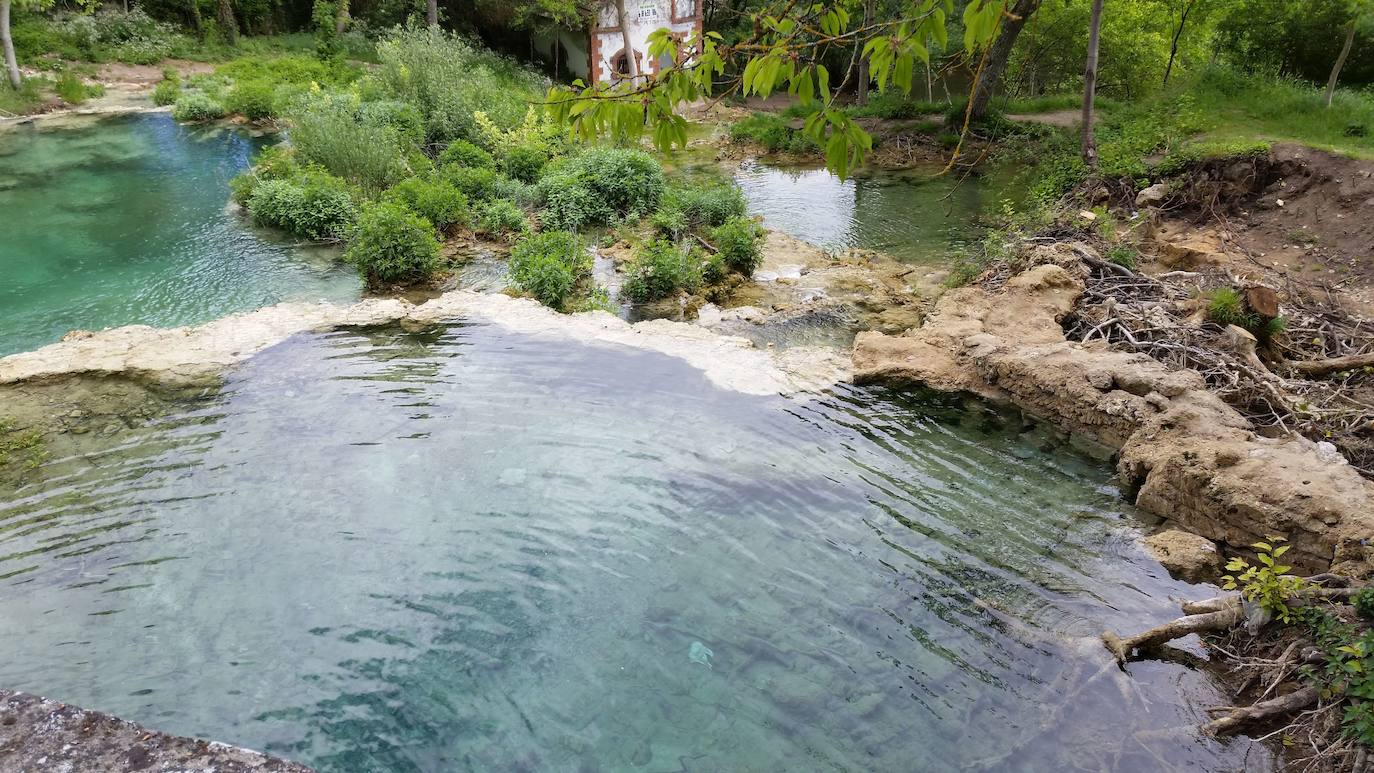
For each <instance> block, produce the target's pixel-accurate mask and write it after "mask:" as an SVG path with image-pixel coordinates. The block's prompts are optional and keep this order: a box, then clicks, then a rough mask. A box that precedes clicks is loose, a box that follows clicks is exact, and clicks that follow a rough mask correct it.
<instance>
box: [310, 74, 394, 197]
mask: <svg viewBox="0 0 1374 773" xmlns="http://www.w3.org/2000/svg"><path fill="white" fill-rule="evenodd" d="M365 104H367V103H359V102H358V101H357V100H356V99H354V98H353V97H352V96H351V95H347V94H340V95H319V96H316V97H314V98H311V99H308V100H306V101H304V102H301V103H298V104H297V105H296V106H295V107H294V108H293V110H292V113H291V116H290V117H291V121H292V124H293V128H292V129H291V143H292V144H293V145H295V147H296V153H297V155H299V157H300V158H301V160H302V161H304V162H307V163H314V164H319V165H320V166H322V167H324V168H325V170H327V171H328V172H329V173H330V174H334V175H338V176H339V177H342V178H344V179H345V180H348V181H349V182H352V183H354V184H356V185H359V186H361V187H362V188H364V189H365V190H368V191H380V190H382V189H384V188H386V187H388V186H389V185H391V184H392V183H394V182H397V181H399V180H401V179H403V178H405V177H406V176H408V173H409V172H411V171H412V170H411V166H410V164H409V163H408V162H407V153H406V147H405V146H406V140H405V137H404V134H403V132H402V130H400V129H398V128H397V127H396V126H395V125H393V122H392V116H394V115H395V112H394V111H390V110H373V109H371V108H366V107H364V105H365Z"/></svg>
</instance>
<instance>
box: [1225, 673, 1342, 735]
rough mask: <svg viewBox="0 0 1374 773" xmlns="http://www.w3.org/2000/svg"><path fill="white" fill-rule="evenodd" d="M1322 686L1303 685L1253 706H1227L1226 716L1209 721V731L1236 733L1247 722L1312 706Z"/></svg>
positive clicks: (1259, 720) (1284, 714)
mask: <svg viewBox="0 0 1374 773" xmlns="http://www.w3.org/2000/svg"><path fill="white" fill-rule="evenodd" d="M1321 694H1322V691H1321V688H1320V687H1317V686H1315V685H1310V686H1307V687H1302V688H1299V689H1297V690H1294V691H1293V692H1290V693H1288V694H1287V695H1283V696H1280V697H1278V698H1271V699H1269V700H1267V701H1260V702H1259V703H1256V704H1254V705H1251V706H1227V707H1226V709H1225V710H1226V711H1227V712H1228V713H1227V714H1226V716H1224V717H1218V718H1217V719H1214V720H1212V721H1211V722H1208V723H1207V732H1209V733H1212V734H1214V735H1226V734H1228V733H1234V732H1236V730H1238V729H1240V727H1241V726H1242V725H1244V724H1246V723H1247V722H1262V721H1264V720H1267V719H1273V718H1275V717H1282V716H1286V715H1288V714H1291V713H1293V712H1295V711H1300V710H1302V709H1305V708H1307V707H1308V706H1311V705H1312V704H1314V703H1316V702H1317V701H1318V700H1319V699H1320V698H1321Z"/></svg>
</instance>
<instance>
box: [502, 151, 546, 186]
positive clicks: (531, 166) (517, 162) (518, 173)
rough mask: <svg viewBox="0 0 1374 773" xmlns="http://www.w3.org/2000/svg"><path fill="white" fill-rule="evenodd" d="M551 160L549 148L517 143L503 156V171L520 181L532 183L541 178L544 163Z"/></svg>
mask: <svg viewBox="0 0 1374 773" xmlns="http://www.w3.org/2000/svg"><path fill="white" fill-rule="evenodd" d="M548 160H549V152H548V150H546V149H544V148H540V147H536V146H533V145H516V146H515V147H513V148H510V149H508V150H507V151H506V152H505V154H504V155H502V156H501V166H500V168H501V171H502V172H504V173H505V175H506V176H507V177H510V178H512V179H515V180H519V181H520V182H525V183H532V182H535V181H536V180H538V179H539V173H540V172H541V171H543V169H544V164H545V163H547V162H548Z"/></svg>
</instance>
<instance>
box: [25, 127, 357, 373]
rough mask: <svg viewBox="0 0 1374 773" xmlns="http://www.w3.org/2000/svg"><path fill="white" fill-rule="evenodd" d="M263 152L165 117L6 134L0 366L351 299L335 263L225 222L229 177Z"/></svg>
mask: <svg viewBox="0 0 1374 773" xmlns="http://www.w3.org/2000/svg"><path fill="white" fill-rule="evenodd" d="M264 142H265V141H264V140H261V139H253V138H250V137H248V136H246V135H244V134H242V133H239V132H236V131H226V130H207V129H198V128H194V127H185V126H178V125H177V123H176V122H175V121H173V120H172V118H171V116H169V115H167V114H164V113H154V114H144V115H132V116H120V117H112V118H105V119H99V120H97V119H91V120H89V121H86V122H84V123H82V124H79V125H73V126H64V127H62V128H43V124H42V123H41V122H40V123H38V124H35V125H28V126H17V127H11V128H6V129H3V130H0V218H3V223H0V268H3V269H4V272H5V281H4V282H3V283H0V355H3V354H9V353H11V352H16V351H22V350H25V349H32V348H36V347H38V346H42V345H44V344H48V343H52V342H53V341H56V340H57V339H59V338H61V337H62V335H63V334H64V333H66V332H67V331H69V330H73V329H78V328H81V329H96V330H98V329H101V328H104V327H117V326H119V325H127V324H132V323H146V324H151V325H158V326H173V325H181V324H189V323H196V322H205V321H208V320H211V319H215V318H217V317H220V316H223V315H225V314H228V313H230V312H234V311H242V310H245V309H252V308H257V307H260V306H266V305H269V304H272V303H277V302H279V301H283V300H319V299H328V300H335V301H350V300H353V299H355V298H356V297H357V296H358V293H359V287H360V285H359V282H358V279H357V278H356V277H355V276H354V275H353V273H352V272H351V270H349V269H347V268H346V267H343V266H340V265H339V264H338V263H337V261H336V260H335V259H334V256H333V255H332V254H330V253H327V252H320V251H318V250H317V251H315V252H314V253H313V254H312V253H311V252H310V251H307V250H302V249H297V248H294V247H292V246H291V245H290V244H289V243H287V242H284V241H281V240H280V239H278V238H276V237H273V236H269V235H264V234H261V233H258V232H255V231H253V230H250V229H249V228H248V227H247V226H246V225H245V224H244V222H243V221H242V219H241V218H239V217H237V216H235V215H234V214H232V213H230V212H228V211H226V208H225V204H226V202H227V200H228V198H229V187H228V184H229V179H230V178H232V177H233V176H234V175H235V174H237V173H238V172H239V171H240V170H242V169H243V168H245V167H247V166H248V164H249V160H250V158H251V157H252V154H253V153H254V152H255V151H256V150H257V149H258V148H259V147H261V146H262V145H263V143H264Z"/></svg>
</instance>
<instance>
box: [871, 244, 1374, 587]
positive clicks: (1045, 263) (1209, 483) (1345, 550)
mask: <svg viewBox="0 0 1374 773" xmlns="http://www.w3.org/2000/svg"><path fill="white" fill-rule="evenodd" d="M1085 250H1086V251H1090V248H1088V247H1086V246H1084V245H1072V246H1071V245H1067V244H1062V243H1060V244H1054V245H1047V246H1040V247H1036V248H1033V249H1032V251H1031V254H1029V255H1027V256H1024V259H1025V262H1024V264H1023V265H1026V266H1027V268H1026V269H1025V270H1024V271H1022V272H1021V273H1019V274H1017V275H1015V276H1014V277H1012V278H1011V279H1010V280H1009V281H1007V282H1005V284H1003V285H1001V286H983V287H979V286H974V287H966V288H962V289H959V290H954V291H951V292H949V293H948V294H946V295H944V296H943V297H942V298H941V299H940V300H939V301H938V302H937V303H936V305H935V307H934V309H933V310H932V312H931V313H930V314H929V316H928V317H927V319H926V322H925V324H924V325H923V326H921V327H920V328H917V329H914V330H912V331H910V332H908V333H907V334H904V335H901V336H891V335H887V334H884V333H881V332H867V333H861V334H860V335H859V336H858V338H857V340H856V342H855V347H854V377H855V380H856V381H859V382H875V381H881V382H888V383H897V384H922V385H926V386H929V387H933V388H935V389H939V390H943V391H967V392H972V393H975V394H978V395H981V396H983V397H985V398H988V399H990V400H994V401H999V402H1003V403H1009V404H1012V405H1015V406H1017V407H1019V408H1021V409H1022V410H1024V411H1026V412H1027V413H1030V414H1032V415H1034V416H1036V417H1039V418H1041V419H1044V420H1046V421H1049V422H1051V423H1053V424H1055V425H1056V426H1058V427H1060V428H1061V429H1063V430H1065V431H1067V432H1070V433H1073V434H1074V435H1075V436H1077V437H1080V438H1082V439H1085V440H1087V441H1090V442H1092V443H1095V444H1098V445H1100V446H1102V447H1105V448H1106V449H1108V450H1110V451H1112V452H1114V453H1115V455H1116V457H1117V469H1118V471H1119V472H1120V474H1121V477H1122V479H1123V481H1124V483H1125V484H1126V486H1125V488H1126V490H1127V493H1128V496H1130V497H1131V498H1132V499H1133V500H1134V501H1135V503H1136V504H1137V505H1138V506H1139V507H1141V508H1142V509H1144V510H1146V511H1149V512H1151V513H1154V514H1157V515H1159V516H1162V517H1164V518H1166V519H1169V520H1171V521H1173V522H1175V523H1177V524H1179V525H1181V526H1183V527H1184V528H1185V529H1187V530H1188V531H1191V532H1194V533H1196V534H1200V535H1203V536H1205V537H1207V538H1209V539H1212V540H1216V541H1219V542H1223V543H1225V544H1227V545H1229V546H1231V547H1233V548H1240V549H1243V548H1244V547H1245V546H1247V545H1248V544H1249V543H1251V542H1254V541H1256V540H1258V539H1261V538H1263V537H1264V536H1266V535H1271V534H1279V535H1285V536H1287V537H1288V538H1289V539H1290V540H1291V541H1292V544H1293V546H1294V547H1293V552H1292V553H1291V554H1290V555H1291V556H1293V557H1294V558H1295V559H1297V562H1298V563H1299V565H1300V566H1306V567H1311V568H1314V569H1315V568H1326V567H1328V566H1329V567H1332V568H1334V569H1336V570H1338V571H1341V572H1344V573H1347V574H1351V575H1354V576H1365V575H1367V574H1369V573H1370V572H1371V571H1374V545H1370V544H1369V542H1370V538H1371V535H1374V483H1371V482H1370V481H1368V480H1366V479H1365V478H1363V477H1361V476H1360V475H1359V473H1358V472H1357V471H1356V470H1355V469H1354V468H1352V467H1351V466H1350V465H1349V464H1348V463H1347V462H1346V461H1345V459H1344V458H1343V457H1342V456H1341V455H1340V454H1339V453H1337V452H1336V451H1335V449H1334V448H1331V447H1328V446H1321V445H1318V444H1316V443H1313V442H1311V441H1308V440H1305V439H1302V438H1297V437H1285V438H1267V437H1262V436H1260V435H1259V434H1258V433H1256V432H1255V431H1254V429H1253V428H1252V427H1251V425H1250V422H1248V421H1247V420H1246V419H1245V418H1244V417H1243V416H1241V415H1240V414H1239V413H1238V412H1237V411H1236V410H1235V409H1233V408H1231V407H1230V406H1229V405H1227V404H1226V403H1225V402H1223V401H1222V400H1221V399H1220V398H1219V397H1218V396H1217V395H1216V394H1215V393H1213V392H1211V391H1209V390H1208V389H1207V387H1206V384H1205V383H1204V381H1203V378H1202V376H1201V375H1199V374H1198V373H1196V372H1195V371H1191V370H1177V369H1169V368H1167V367H1166V366H1165V365H1163V364H1162V363H1160V362H1159V361H1157V360H1155V359H1153V358H1151V357H1149V356H1147V355H1144V354H1132V353H1125V352H1120V351H1113V350H1112V349H1110V348H1109V347H1108V346H1107V345H1106V344H1105V343H1103V342H1100V341H1095V342H1092V343H1088V344H1083V343H1078V342H1073V341H1070V340H1068V339H1067V338H1066V336H1065V332H1064V328H1063V327H1062V325H1061V322H1062V321H1063V320H1064V319H1065V317H1066V316H1067V315H1068V314H1069V313H1070V312H1071V311H1072V310H1073V309H1074V307H1075V304H1076V303H1077V302H1078V300H1079V297H1080V296H1081V294H1082V293H1083V291H1084V278H1085V277H1086V276H1087V273H1088V268H1087V266H1085V264H1084V262H1083V260H1082V259H1081V258H1080V254H1081V253H1082V252H1083V251H1085Z"/></svg>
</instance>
